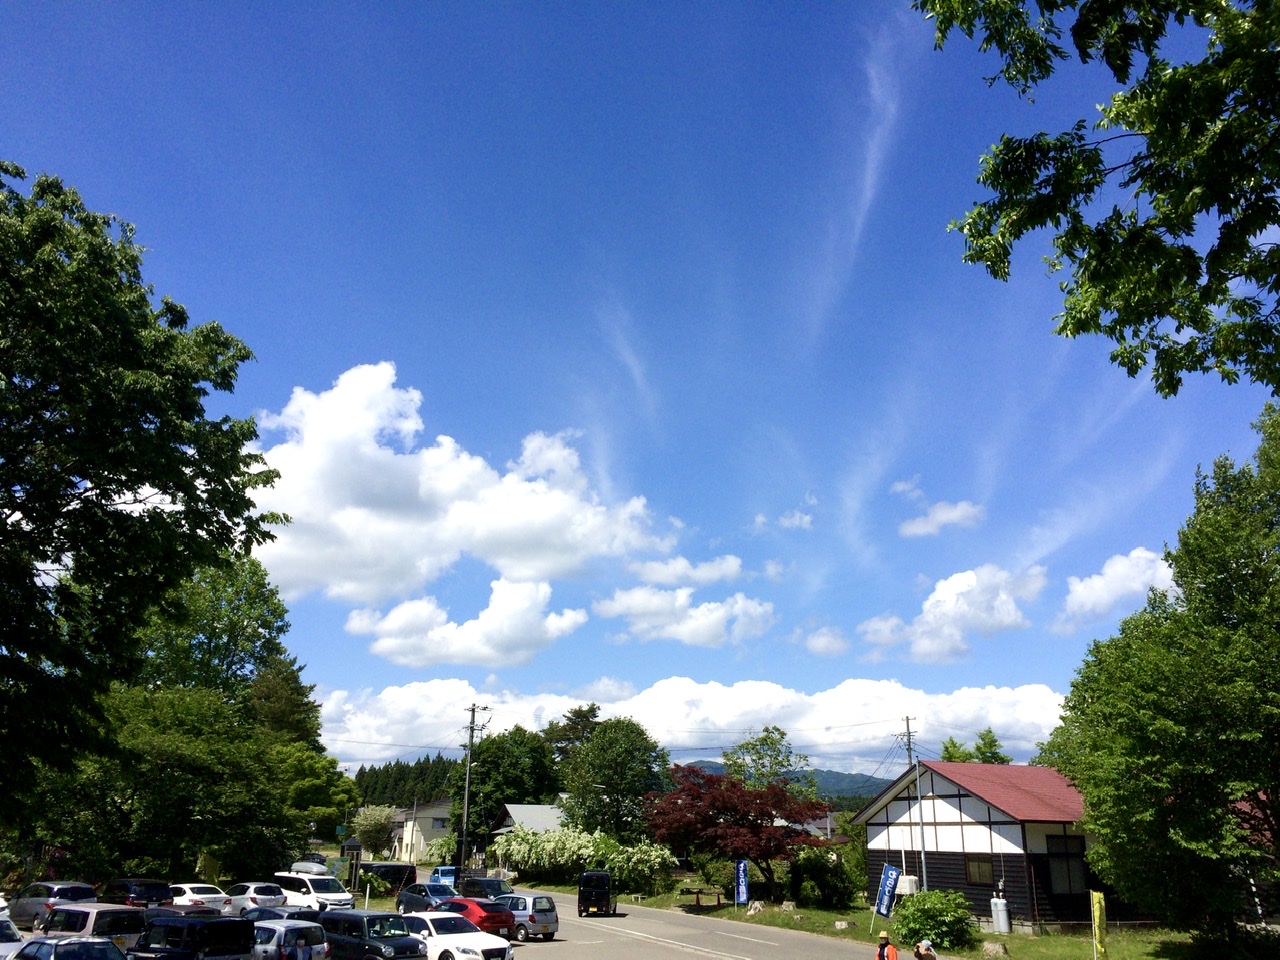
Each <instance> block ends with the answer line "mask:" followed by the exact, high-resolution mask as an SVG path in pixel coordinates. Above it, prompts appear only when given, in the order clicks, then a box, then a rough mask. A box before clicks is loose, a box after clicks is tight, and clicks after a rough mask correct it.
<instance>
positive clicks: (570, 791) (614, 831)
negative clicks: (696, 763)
mask: <svg viewBox="0 0 1280 960" xmlns="http://www.w3.org/2000/svg"><path fill="white" fill-rule="evenodd" d="M670 765H671V760H670V758H669V757H668V755H667V751H665V750H663V749H662V748H661V747H660V746H658V743H657V741H655V740H654V739H653V738H652V737H651V736H649V733H648V731H647V730H645V728H644V727H642V726H641V725H640V724H638V723H636V722H635V721H634V720H632V719H631V718H630V717H614V718H612V719H610V720H604V721H602V722H601V723H600V724H599V726H597V727H596V729H595V732H594V733H592V734H591V737H590V738H589V739H588V740H587V741H586V742H584V743H582V744H580V745H579V746H577V747H576V748H575V749H574V750H573V751H572V752H571V753H570V755H569V759H568V760H567V761H565V763H564V765H563V766H564V769H563V771H562V776H563V778H564V786H565V793H566V796H565V798H564V800H563V803H562V805H563V807H564V812H565V821H566V825H567V826H570V827H576V828H577V829H579V830H584V831H586V832H587V833H594V832H595V831H597V830H599V831H600V832H602V833H604V834H605V835H606V836H609V837H612V838H613V839H614V840H616V841H618V842H619V843H622V844H628V843H635V842H638V841H640V840H641V839H644V836H645V821H644V809H645V798H646V797H647V796H648V795H649V794H651V793H660V792H665V791H666V790H667V789H669V787H670V785H671V781H670V777H669V774H668V772H667V771H668V768H669V767H670Z"/></svg>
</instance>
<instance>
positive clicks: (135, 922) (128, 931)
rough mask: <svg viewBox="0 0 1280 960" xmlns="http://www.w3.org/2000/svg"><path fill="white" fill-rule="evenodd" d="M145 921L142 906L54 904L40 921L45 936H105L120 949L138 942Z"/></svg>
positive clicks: (130, 946) (126, 948)
mask: <svg viewBox="0 0 1280 960" xmlns="http://www.w3.org/2000/svg"><path fill="white" fill-rule="evenodd" d="M145 920H146V916H145V911H144V910H143V909H142V908H141V907H126V906H124V905H122V904H119V903H56V904H54V905H53V907H52V908H51V909H50V910H49V915H48V916H47V917H45V919H44V920H43V921H42V922H41V930H42V931H43V932H44V935H45V936H46V937H108V938H110V940H111V942H112V943H114V944H115V945H116V946H117V947H119V948H120V949H121V950H129V949H131V948H132V947H133V945H134V944H135V943H137V942H138V935H139V934H141V933H142V925H143V923H144V922H145Z"/></svg>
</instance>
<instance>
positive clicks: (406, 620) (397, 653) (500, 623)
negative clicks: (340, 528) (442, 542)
mask: <svg viewBox="0 0 1280 960" xmlns="http://www.w3.org/2000/svg"><path fill="white" fill-rule="evenodd" d="M490 589H491V591H492V592H491V594H490V596H489V605H488V606H487V607H486V608H485V609H484V610H482V611H480V613H479V614H478V615H477V616H476V618H475V619H474V620H468V621H466V622H465V623H455V622H453V621H451V620H450V619H449V614H448V612H447V611H445V610H443V609H441V608H440V607H439V606H438V605H437V604H436V601H435V600H434V599H433V598H431V597H421V598H418V599H415V600H408V601H406V602H404V603H401V604H398V605H397V606H395V607H394V608H392V609H391V611H390V612H388V613H386V614H385V615H384V614H381V613H378V612H377V611H374V610H367V609H365V610H355V611H352V613H351V614H350V615H349V616H348V617H347V630H348V631H349V632H350V633H355V634H371V635H372V636H374V637H375V638H376V639H375V640H374V642H373V646H372V647H370V650H371V652H373V653H375V654H377V655H378V656H382V657H386V658H387V659H388V660H390V661H392V662H393V663H399V664H402V665H404V666H407V667H425V666H429V665H431V664H436V663H478V664H485V663H494V662H501V663H503V664H507V665H511V666H518V665H520V664H522V663H528V662H529V661H530V660H531V659H533V657H534V655H535V654H537V653H539V652H540V651H542V650H544V649H546V648H547V647H548V646H550V645H551V644H552V643H553V642H554V641H555V640H556V639H558V638H559V637H561V636H564V635H565V634H567V633H571V632H572V631H574V630H576V629H577V628H578V627H580V626H582V624H584V623H586V622H587V613H586V611H585V610H564V611H561V612H560V613H547V605H548V604H549V603H550V600H551V585H550V584H548V583H511V582H509V581H506V580H495V581H493V583H491V584H490Z"/></svg>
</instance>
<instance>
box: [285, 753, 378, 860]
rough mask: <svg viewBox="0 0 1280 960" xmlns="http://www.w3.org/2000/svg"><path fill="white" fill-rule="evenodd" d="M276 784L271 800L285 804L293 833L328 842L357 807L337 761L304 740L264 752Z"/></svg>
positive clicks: (357, 801) (355, 796)
mask: <svg viewBox="0 0 1280 960" xmlns="http://www.w3.org/2000/svg"><path fill="white" fill-rule="evenodd" d="M267 764H268V766H269V768H270V771H271V780H272V783H273V784H274V785H275V786H274V789H273V799H277V798H278V799H279V800H280V801H281V802H283V804H284V813H285V816H286V817H287V818H288V820H289V823H290V825H291V829H292V831H293V832H294V833H295V834H297V833H302V834H304V835H305V836H307V837H319V838H321V839H325V840H327V839H330V838H332V837H334V836H335V835H336V830H337V827H338V824H340V823H342V822H343V821H344V820H345V819H346V816H347V813H348V812H349V811H351V810H354V809H356V808H357V807H358V806H359V805H360V793H359V791H358V790H357V789H356V785H355V781H353V780H352V779H351V778H350V777H348V776H346V775H345V774H343V772H342V771H341V770H339V769H338V762H337V760H335V759H334V758H333V757H331V756H328V755H327V754H323V753H317V752H316V751H315V750H313V749H311V746H310V744H308V743H307V742H305V741H299V740H295V741H292V742H290V741H284V742H282V743H279V744H277V745H276V746H273V747H271V748H270V749H269V750H268V751H267Z"/></svg>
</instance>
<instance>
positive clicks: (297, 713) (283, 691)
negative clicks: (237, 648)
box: [245, 655, 358, 795]
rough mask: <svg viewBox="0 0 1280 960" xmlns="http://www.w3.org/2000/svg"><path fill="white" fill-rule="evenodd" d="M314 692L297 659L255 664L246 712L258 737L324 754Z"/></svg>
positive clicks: (274, 660)
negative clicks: (303, 677) (297, 745)
mask: <svg viewBox="0 0 1280 960" xmlns="http://www.w3.org/2000/svg"><path fill="white" fill-rule="evenodd" d="M314 692H315V685H314V684H310V683H303V682H302V667H300V666H299V665H298V659H297V657H291V656H288V655H283V656H273V657H269V658H267V659H266V660H264V661H263V662H262V663H260V664H259V665H258V668H257V670H256V672H255V673H254V675H253V680H251V681H250V683H249V689H248V690H247V691H246V694H245V696H246V700H245V710H246V711H247V713H248V717H249V720H250V722H251V723H252V724H253V725H254V726H255V727H256V728H257V730H258V733H259V734H260V735H261V736H265V737H270V738H272V739H274V740H278V741H282V742H284V743H289V744H292V743H301V744H305V745H306V747H307V748H308V749H310V750H311V751H312V752H313V753H317V754H320V753H324V747H323V746H322V745H321V743H320V704H318V703H316V701H315V699H314V697H313V696H312V694H313V693H314ZM352 790H353V791H354V790H355V785H354V784H352ZM357 795H358V792H357Z"/></svg>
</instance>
